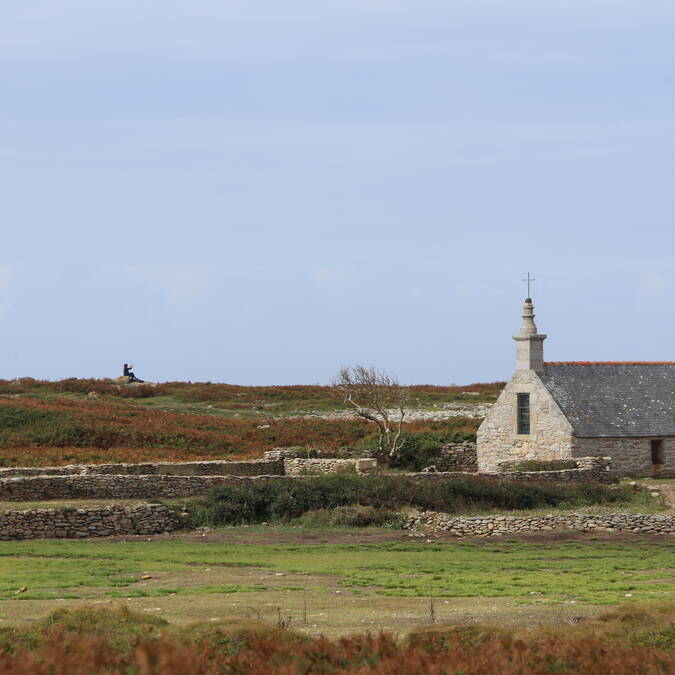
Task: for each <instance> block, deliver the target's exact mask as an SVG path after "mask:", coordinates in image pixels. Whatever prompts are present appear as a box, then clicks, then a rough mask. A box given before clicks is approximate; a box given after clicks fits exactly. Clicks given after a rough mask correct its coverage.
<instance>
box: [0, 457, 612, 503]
mask: <svg viewBox="0 0 675 675" xmlns="http://www.w3.org/2000/svg"><path fill="white" fill-rule="evenodd" d="M287 461H294V462H295V461H303V462H304V461H308V460H287ZM350 461H359V462H367V461H372V460H366V459H362V460H350ZM291 470H292V471H293V470H294V471H296V473H295V474H293V473H292V474H291V475H285V476H280V475H271V476H234V475H228V476H167V475H148V476H136V475H114V474H111V475H106V474H99V475H81V474H78V475H65V476H49V475H48V476H25V477H13V478H0V501H39V500H42V499H170V498H178V497H192V496H196V495H202V494H205V493H206V492H208V491H209V490H210V489H211V488H214V487H218V486H220V485H239V484H242V483H247V482H250V483H254V484H255V483H256V482H260V481H268V480H305V479H307V478H309V477H310V476H308V475H303V474H305V473H307V474H310V473H316V472H312V471H311V470H307V468H306V466H305V467H304V468H303V464H298V465H296V466H295V469H291ZM319 473H321V469H319ZM397 475H400V476H407V477H409V478H412V479H413V480H420V481H429V480H432V481H433V480H444V479H448V478H456V477H458V476H467V477H471V478H476V477H477V478H482V479H484V480H497V481H500V482H503V481H505V480H507V481H509V480H513V481H527V482H542V481H552V482H556V483H557V482H588V481H594V482H605V483H611V482H616V481H617V480H618V479H617V478H616V476H615V475H614V474H613V473H612V472H608V471H596V470H594V469H568V470H563V471H518V472H511V473H493V474H476V473H465V472H438V473H409V474H397Z"/></svg>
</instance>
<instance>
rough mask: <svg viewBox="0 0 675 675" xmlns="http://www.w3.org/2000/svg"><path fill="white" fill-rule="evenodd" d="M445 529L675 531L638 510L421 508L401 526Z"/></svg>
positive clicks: (662, 518)
mask: <svg viewBox="0 0 675 675" xmlns="http://www.w3.org/2000/svg"><path fill="white" fill-rule="evenodd" d="M420 526H422V527H425V528H429V529H432V530H445V531H448V532H450V533H452V534H455V535H457V536H459V537H494V536H498V535H503V534H519V533H523V532H541V531H548V530H583V531H593V530H605V531H609V532H645V533H650V534H675V516H673V515H662V514H642V513H607V514H602V515H597V516H593V515H588V514H583V513H565V514H562V513H561V514H555V515H553V514H551V515H546V516H523V517H521V516H475V517H467V516H453V515H451V514H449V513H438V512H436V511H425V512H422V513H416V514H414V515H412V516H410V517H409V518H408V520H407V521H406V523H405V525H404V527H405V528H406V529H415V528H417V527H420Z"/></svg>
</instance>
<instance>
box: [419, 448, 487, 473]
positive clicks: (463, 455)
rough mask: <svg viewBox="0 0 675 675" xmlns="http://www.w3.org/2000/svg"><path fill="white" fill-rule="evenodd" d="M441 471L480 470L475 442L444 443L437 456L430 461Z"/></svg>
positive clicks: (471, 471)
mask: <svg viewBox="0 0 675 675" xmlns="http://www.w3.org/2000/svg"><path fill="white" fill-rule="evenodd" d="M430 464H433V465H434V466H435V467H436V468H437V469H438V470H439V471H466V472H470V473H473V472H475V471H478V458H477V456H476V444H475V443H469V442H466V443H448V444H447V445H444V446H443V447H442V448H441V449H440V452H439V454H438V457H437V458H434V459H433V460H431V461H430Z"/></svg>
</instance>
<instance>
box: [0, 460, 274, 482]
mask: <svg viewBox="0 0 675 675" xmlns="http://www.w3.org/2000/svg"><path fill="white" fill-rule="evenodd" d="M283 473H284V465H283V461H281V460H280V459H271V460H267V459H262V460H251V461H242V462H223V461H218V460H216V461H210V462H153V463H145V464H71V465H69V466H48V467H13V468H6V469H0V479H1V478H8V477H13V476H77V475H87V476H89V475H135V476H149V475H158V476H274V475H277V476H278V475H282V474H283Z"/></svg>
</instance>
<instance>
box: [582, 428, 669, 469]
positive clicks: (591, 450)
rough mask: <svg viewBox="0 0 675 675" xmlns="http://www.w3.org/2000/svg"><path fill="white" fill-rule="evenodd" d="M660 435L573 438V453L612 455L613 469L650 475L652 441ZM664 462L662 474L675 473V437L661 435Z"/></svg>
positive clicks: (592, 455)
mask: <svg viewBox="0 0 675 675" xmlns="http://www.w3.org/2000/svg"><path fill="white" fill-rule="evenodd" d="M658 438H659V437H658V436H652V437H640V438H574V439H573V441H572V456H573V457H600V456H603V457H604V456H608V457H611V458H612V471H614V472H618V473H621V474H624V475H626V476H636V477H638V476H651V475H652V473H653V472H652V457H651V441H652V440H653V439H658ZM661 440H662V443H663V446H662V447H663V459H664V463H663V466H662V469H661V471H660V472H659V474H658V475H659V476H661V477H663V478H667V477H675V438H672V437H671V438H662V439H661Z"/></svg>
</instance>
